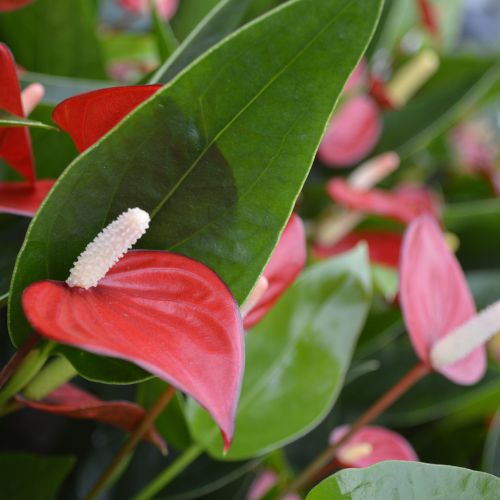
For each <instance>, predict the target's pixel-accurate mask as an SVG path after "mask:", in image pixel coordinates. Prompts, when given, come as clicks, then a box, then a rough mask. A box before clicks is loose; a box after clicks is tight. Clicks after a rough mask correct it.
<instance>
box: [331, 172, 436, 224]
mask: <svg viewBox="0 0 500 500" xmlns="http://www.w3.org/2000/svg"><path fill="white" fill-rule="evenodd" d="M327 192H328V194H329V195H330V197H331V198H332V199H333V200H334V201H336V202H337V203H339V204H341V205H343V206H345V207H346V208H348V209H350V210H355V211H358V212H363V213H369V214H374V215H379V216H381V217H387V218H390V219H395V220H398V221H400V222H403V223H404V224H408V223H410V222H411V221H412V220H414V219H416V218H417V217H419V216H420V215H422V214H430V215H432V216H434V217H436V218H439V212H438V205H437V203H436V201H435V200H434V198H433V196H432V195H431V194H430V193H429V191H427V190H426V189H424V188H422V187H420V186H416V185H415V186H414V185H403V186H399V187H398V188H396V189H395V190H393V191H391V192H389V191H383V190H381V189H357V188H355V187H353V186H352V185H351V184H350V183H348V182H346V181H345V180H343V179H332V180H331V181H329V182H328V184H327Z"/></svg>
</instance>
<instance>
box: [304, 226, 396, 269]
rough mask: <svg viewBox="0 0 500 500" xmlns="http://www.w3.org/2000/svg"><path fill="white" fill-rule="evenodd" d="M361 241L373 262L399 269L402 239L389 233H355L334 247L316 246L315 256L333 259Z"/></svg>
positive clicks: (345, 237)
mask: <svg viewBox="0 0 500 500" xmlns="http://www.w3.org/2000/svg"><path fill="white" fill-rule="evenodd" d="M361 241H365V242H366V243H367V245H368V253H369V256H370V261H371V262H374V263H376V264H382V265H384V266H389V267H394V268H395V267H398V264H399V255H400V251H401V242H402V237H401V235H400V234H398V233H391V232H388V231H353V232H352V233H349V234H348V235H346V236H344V238H342V239H341V240H340V241H339V242H338V243H335V244H334V245H331V246H322V245H315V247H314V255H315V256H316V257H317V258H319V259H324V258H327V257H333V256H334V255H339V254H341V253H344V252H348V251H349V250H352V249H353V248H354V247H355V246H356V245H357V244H358V243H359V242H361Z"/></svg>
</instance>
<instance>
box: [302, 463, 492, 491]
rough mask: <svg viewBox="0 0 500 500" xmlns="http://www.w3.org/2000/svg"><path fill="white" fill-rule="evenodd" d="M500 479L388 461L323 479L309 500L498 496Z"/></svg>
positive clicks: (348, 470)
mask: <svg viewBox="0 0 500 500" xmlns="http://www.w3.org/2000/svg"><path fill="white" fill-rule="evenodd" d="M499 492H500V479H499V478H497V477H495V476H492V475H490V474H486V473H485V472H477V471H473V470H469V469H462V468H460V467H451V466H448V465H430V464H422V463H418V462H398V461H386V462H380V463H378V464H376V465H372V466H371V467H368V468H365V469H345V470H342V471H340V472H337V473H336V474H334V475H333V476H330V477H329V478H328V479H325V480H324V481H322V482H321V483H320V484H319V485H318V486H316V487H315V488H314V489H313V490H312V491H311V492H310V493H309V495H307V500H368V499H369V500H407V499H411V500H431V499H436V500H438V499H443V500H444V499H450V500H451V499H453V500H476V499H477V500H479V499H481V500H497V499H498V494H499Z"/></svg>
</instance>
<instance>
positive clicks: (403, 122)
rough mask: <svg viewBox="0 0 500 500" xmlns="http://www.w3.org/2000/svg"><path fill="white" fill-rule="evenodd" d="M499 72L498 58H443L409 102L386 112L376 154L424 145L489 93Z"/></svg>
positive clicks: (402, 152)
mask: <svg viewBox="0 0 500 500" xmlns="http://www.w3.org/2000/svg"><path fill="white" fill-rule="evenodd" d="M499 75H500V63H498V61H496V60H494V61H491V60H482V59H477V58H469V57H456V58H446V59H442V60H441V64H440V68H439V71H438V72H437V73H436V74H435V75H434V76H433V77H432V78H431V79H430V80H429V82H427V84H426V85H425V86H424V87H423V88H422V89H421V91H420V92H419V93H418V94H417V95H416V96H415V97H414V98H413V99H411V100H410V101H409V102H408V104H406V105H405V106H404V107H403V108H402V109H400V110H397V111H393V112H388V113H386V114H385V115H384V131H383V134H382V137H381V139H380V141H379V143H378V145H377V148H376V152H375V153H373V154H377V153H380V152H384V151H397V152H398V153H399V154H400V155H401V156H403V157H406V156H408V155H409V154H411V153H412V152H414V151H415V150H416V149H418V148H421V147H424V146H425V145H426V144H428V143H429V142H430V141H431V140H432V139H433V138H434V137H435V136H436V135H438V134H439V133H441V132H442V131H443V130H445V129H446V128H447V127H449V126H450V125H452V124H453V122H454V121H455V120H456V119H457V116H458V114H459V113H460V112H462V111H463V110H464V109H465V108H466V107H467V106H469V105H470V104H471V103H472V102H474V101H475V100H477V99H478V98H479V97H480V96H481V95H483V94H485V93H486V92H487V90H488V89H489V88H490V87H491V85H492V84H493V83H494V82H495V81H496V80H497V78H498V77H499Z"/></svg>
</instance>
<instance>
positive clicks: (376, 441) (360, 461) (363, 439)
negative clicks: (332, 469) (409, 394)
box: [330, 425, 418, 467]
mask: <svg viewBox="0 0 500 500" xmlns="http://www.w3.org/2000/svg"><path fill="white" fill-rule="evenodd" d="M347 432H349V426H348V425H343V426H341V427H337V428H336V429H334V430H333V432H332V433H331V434H330V444H331V445H334V444H335V443H337V442H338V441H339V440H340V439H342V437H343V436H344V435H345V434H346V433H347ZM336 459H337V460H338V462H339V463H340V464H341V465H342V466H343V467H369V466H370V465H373V464H376V463H378V462H382V461H384V460H411V461H416V460H418V457H417V454H416V453H415V450H414V449H413V448H412V446H411V444H410V443H409V442H408V441H407V440H406V439H405V438H404V437H403V436H401V435H400V434H398V433H397V432H394V431H391V430H389V429H386V428H384V427H379V426H376V425H371V426H366V427H363V428H362V429H360V430H359V431H358V432H356V433H355V434H354V435H353V436H352V437H351V438H350V439H348V440H347V442H346V443H345V444H343V445H342V446H341V447H340V448H339V449H338V450H337V453H336Z"/></svg>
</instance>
